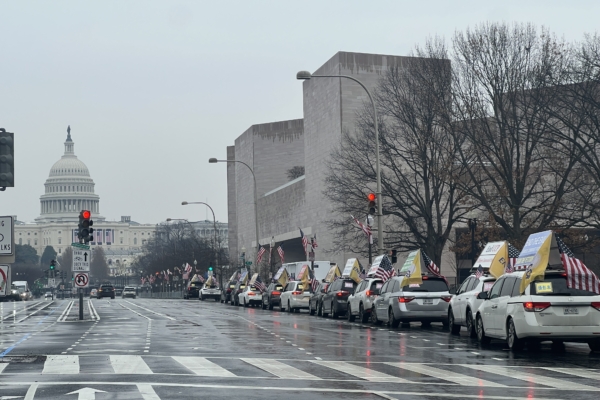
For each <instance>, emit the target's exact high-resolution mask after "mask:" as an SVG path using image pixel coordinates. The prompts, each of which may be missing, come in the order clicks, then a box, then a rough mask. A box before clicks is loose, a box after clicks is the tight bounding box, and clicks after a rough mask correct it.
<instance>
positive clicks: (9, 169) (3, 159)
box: [0, 128, 15, 190]
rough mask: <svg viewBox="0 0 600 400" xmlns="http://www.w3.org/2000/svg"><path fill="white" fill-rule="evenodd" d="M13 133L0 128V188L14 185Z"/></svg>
mask: <svg viewBox="0 0 600 400" xmlns="http://www.w3.org/2000/svg"><path fill="white" fill-rule="evenodd" d="M14 135H15V134H14V133H12V132H6V130H5V129H4V128H0V190H4V189H5V188H7V187H15V146H14V144H15V143H14V139H15V137H14Z"/></svg>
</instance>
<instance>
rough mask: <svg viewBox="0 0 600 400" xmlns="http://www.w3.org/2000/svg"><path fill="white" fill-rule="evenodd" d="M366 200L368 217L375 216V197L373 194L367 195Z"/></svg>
mask: <svg viewBox="0 0 600 400" xmlns="http://www.w3.org/2000/svg"><path fill="white" fill-rule="evenodd" d="M367 199H368V200H369V206H368V207H367V212H368V213H369V214H370V215H375V212H376V208H377V203H376V202H375V200H376V199H377V196H375V193H369V194H368V195H367Z"/></svg>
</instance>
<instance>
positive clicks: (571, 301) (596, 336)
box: [476, 270, 600, 351]
mask: <svg viewBox="0 0 600 400" xmlns="http://www.w3.org/2000/svg"><path fill="white" fill-rule="evenodd" d="M524 273H525V272H524V271H519V272H514V273H512V274H506V275H503V276H501V277H500V278H499V279H498V280H497V281H496V283H495V284H494V286H492V288H491V289H490V291H489V292H482V293H481V294H479V296H478V297H479V298H480V299H483V300H484V301H483V303H482V304H481V306H480V307H479V310H478V311H477V314H476V327H477V338H478V339H479V341H480V342H481V343H482V344H487V343H489V342H490V340H491V339H492V338H495V339H501V340H506V342H507V344H508V347H509V348H510V349H511V350H519V349H521V348H522V347H523V344H524V341H525V340H526V341H527V343H528V345H532V346H536V345H538V344H539V343H540V342H543V341H553V342H554V343H557V344H562V343H563V342H587V343H588V344H589V346H590V349H591V350H592V351H600V295H597V294H596V293H593V292H588V291H586V290H581V289H570V288H568V287H567V279H566V274H565V273H564V271H548V270H547V271H546V274H545V276H544V279H543V280H536V281H534V282H532V283H530V284H529V286H527V288H526V289H525V293H524V294H520V284H521V277H522V276H523V274H524Z"/></svg>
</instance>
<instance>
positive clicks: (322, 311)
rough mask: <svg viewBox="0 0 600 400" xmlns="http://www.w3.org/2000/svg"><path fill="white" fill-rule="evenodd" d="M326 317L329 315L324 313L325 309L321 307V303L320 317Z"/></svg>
mask: <svg viewBox="0 0 600 400" xmlns="http://www.w3.org/2000/svg"><path fill="white" fill-rule="evenodd" d="M328 315H329V313H326V312H325V307H323V303H321V317H323V318H327V316H328Z"/></svg>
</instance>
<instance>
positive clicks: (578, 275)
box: [556, 236, 600, 294]
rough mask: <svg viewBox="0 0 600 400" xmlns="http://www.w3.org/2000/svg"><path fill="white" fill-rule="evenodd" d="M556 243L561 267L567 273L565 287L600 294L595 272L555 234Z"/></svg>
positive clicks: (599, 281) (599, 283) (599, 284)
mask: <svg viewBox="0 0 600 400" xmlns="http://www.w3.org/2000/svg"><path fill="white" fill-rule="evenodd" d="M556 244H557V245H558V251H559V252H560V259H561V261H562V264H563V267H564V268H565V272H566V273H567V287H569V288H571V289H581V290H587V291H588V292H594V293H597V294H600V280H599V279H598V277H597V276H596V274H594V272H593V271H592V270H590V269H589V268H588V267H586V266H585V264H584V263H583V262H581V260H579V259H578V258H575V254H573V252H572V251H571V250H570V249H569V248H568V247H567V245H566V244H565V243H564V242H563V241H562V240H561V239H560V238H559V237H558V236H556Z"/></svg>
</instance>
